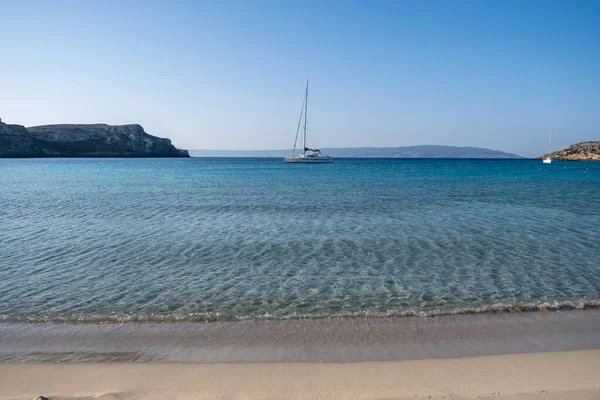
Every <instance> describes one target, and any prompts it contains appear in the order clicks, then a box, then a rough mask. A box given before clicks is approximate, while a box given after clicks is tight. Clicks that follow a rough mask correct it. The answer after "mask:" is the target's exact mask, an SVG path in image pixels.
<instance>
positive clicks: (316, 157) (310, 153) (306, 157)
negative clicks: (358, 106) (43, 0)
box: [283, 80, 333, 164]
mask: <svg viewBox="0 0 600 400" xmlns="http://www.w3.org/2000/svg"><path fill="white" fill-rule="evenodd" d="M307 112H308V80H306V91H305V92H304V101H303V102H302V109H301V111H300V119H299V120H298V127H297V128H296V139H295V140H294V148H293V149H292V155H291V156H290V157H285V158H284V159H283V162H286V163H311V164H315V163H332V162H333V160H332V159H331V158H329V156H326V155H323V154H321V150H319V149H309V148H308V147H306V128H307V124H306V121H307V120H306V114H307ZM302 117H304V128H303V129H304V140H303V146H302V147H303V148H304V151H303V152H302V153H299V154H298V155H295V154H296V144H297V143H298V133H300V124H301V123H302Z"/></svg>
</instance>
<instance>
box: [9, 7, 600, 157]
mask: <svg viewBox="0 0 600 400" xmlns="http://www.w3.org/2000/svg"><path fill="white" fill-rule="evenodd" d="M0 51H1V58H0V117H1V118H3V120H5V122H9V123H19V124H22V125H26V126H32V125H41V124H52V123H97V122H105V123H109V124H126V123H139V124H141V125H142V126H144V128H145V129H146V131H147V132H149V133H151V134H154V135H158V136H166V137H170V138H171V139H172V140H173V142H174V143H175V144H176V145H177V146H179V147H182V148H187V149H199V148H203V149H280V148H290V147H291V146H292V144H293V139H294V134H295V129H296V123H297V119H298V115H299V111H300V106H301V103H302V95H303V90H304V83H305V79H307V78H309V79H310V81H311V94H310V103H309V124H310V133H311V136H310V137H311V139H312V142H311V143H310V145H311V146H313V145H314V146H319V147H353V146H404V145H416V144H448V145H458V146H480V147H488V148H493V149H499V150H504V151H509V152H515V153H518V154H522V155H526V156H537V155H539V154H541V153H543V152H544V150H545V148H546V145H547V131H548V125H549V124H552V125H553V129H554V132H555V147H566V146H567V145H569V144H572V143H574V142H578V141H584V140H600V1H551V0H550V1H528V0H526V1H491V0H490V1H469V2H462V1H451V0H446V1H400V0H398V1H389V2H386V1H363V2H355V1H347V2H335V1H316V2H311V1H289V2H288V1H273V2H268V1H211V2H201V1H179V2H178V1H170V2H167V1H156V2H153V1H139V2H138V1H72V2H66V1H51V2H50V1H40V2H29V1H19V0H14V1H6V0H0Z"/></svg>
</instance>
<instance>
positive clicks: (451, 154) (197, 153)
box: [189, 145, 523, 158]
mask: <svg viewBox="0 0 600 400" xmlns="http://www.w3.org/2000/svg"><path fill="white" fill-rule="evenodd" d="M291 151H292V150H291V149H290V150H190V151H189V153H190V155H191V156H192V157H285V156H289V155H290V153H291ZM321 151H322V152H323V153H324V154H326V155H328V156H331V157H339V158H343V157H349V158H523V157H521V156H518V155H516V154H511V153H505V152H503V151H498V150H490V149H483V148H479V147H456V146H436V145H427V146H405V147H347V148H322V149H321Z"/></svg>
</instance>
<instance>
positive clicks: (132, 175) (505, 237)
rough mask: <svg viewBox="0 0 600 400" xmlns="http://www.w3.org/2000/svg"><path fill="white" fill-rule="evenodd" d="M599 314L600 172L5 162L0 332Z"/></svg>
mask: <svg viewBox="0 0 600 400" xmlns="http://www.w3.org/2000/svg"><path fill="white" fill-rule="evenodd" d="M599 306H600V163H593V162H558V161H555V162H553V163H552V164H549V165H548V164H542V163H541V161H536V160H521V159H511V160H497V159H493V160H492V159H490V160H470V159H452V160H450V159H336V160H335V162H334V163H333V164H313V165H304V164H284V163H283V160H282V159H279V158H277V159H265V158H260V159H258V158H190V159H84V158H81V159H0V320H4V321H7V322H19V321H30V322H83V323H85V322H143V321H153V322H164V321H172V322H178V321H182V322H190V323H191V322H196V321H198V322H211V321H239V320H261V319H267V320H277V319H320V318H330V317H339V318H345V317H350V318H355V317H364V318H368V317H386V316H398V317H402V316H431V315H444V314H463V313H469V314H470V313H498V312H505V311H531V310H533V311H535V310H552V309H559V310H562V309H571V308H575V309H577V308H598V307H599Z"/></svg>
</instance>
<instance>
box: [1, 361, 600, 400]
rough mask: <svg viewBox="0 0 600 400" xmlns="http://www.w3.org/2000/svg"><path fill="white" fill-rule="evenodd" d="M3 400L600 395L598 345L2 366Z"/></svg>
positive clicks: (587, 398)
mask: <svg viewBox="0 0 600 400" xmlns="http://www.w3.org/2000/svg"><path fill="white" fill-rule="evenodd" d="M0 388H1V389H0V399H33V398H35V396H38V395H44V396H47V397H48V398H50V399H248V400H250V399H257V400H258V399H261V400H266V399H344V400H353V399H388V400H391V399H419V398H420V399H423V398H435V399H476V398H478V399H514V400H522V399H540V400H555V399H573V400H591V399H600V350H590V351H572V352H550V353H529V354H508V355H496V356H482V357H472V358H471V357H466V358H455V359H431V360H412V361H394V362H366V363H229V364H222V363H213V364H195V363H187V364H186V363H170V364H160V363H157V364H143V363H139V364H3V365H0Z"/></svg>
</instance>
